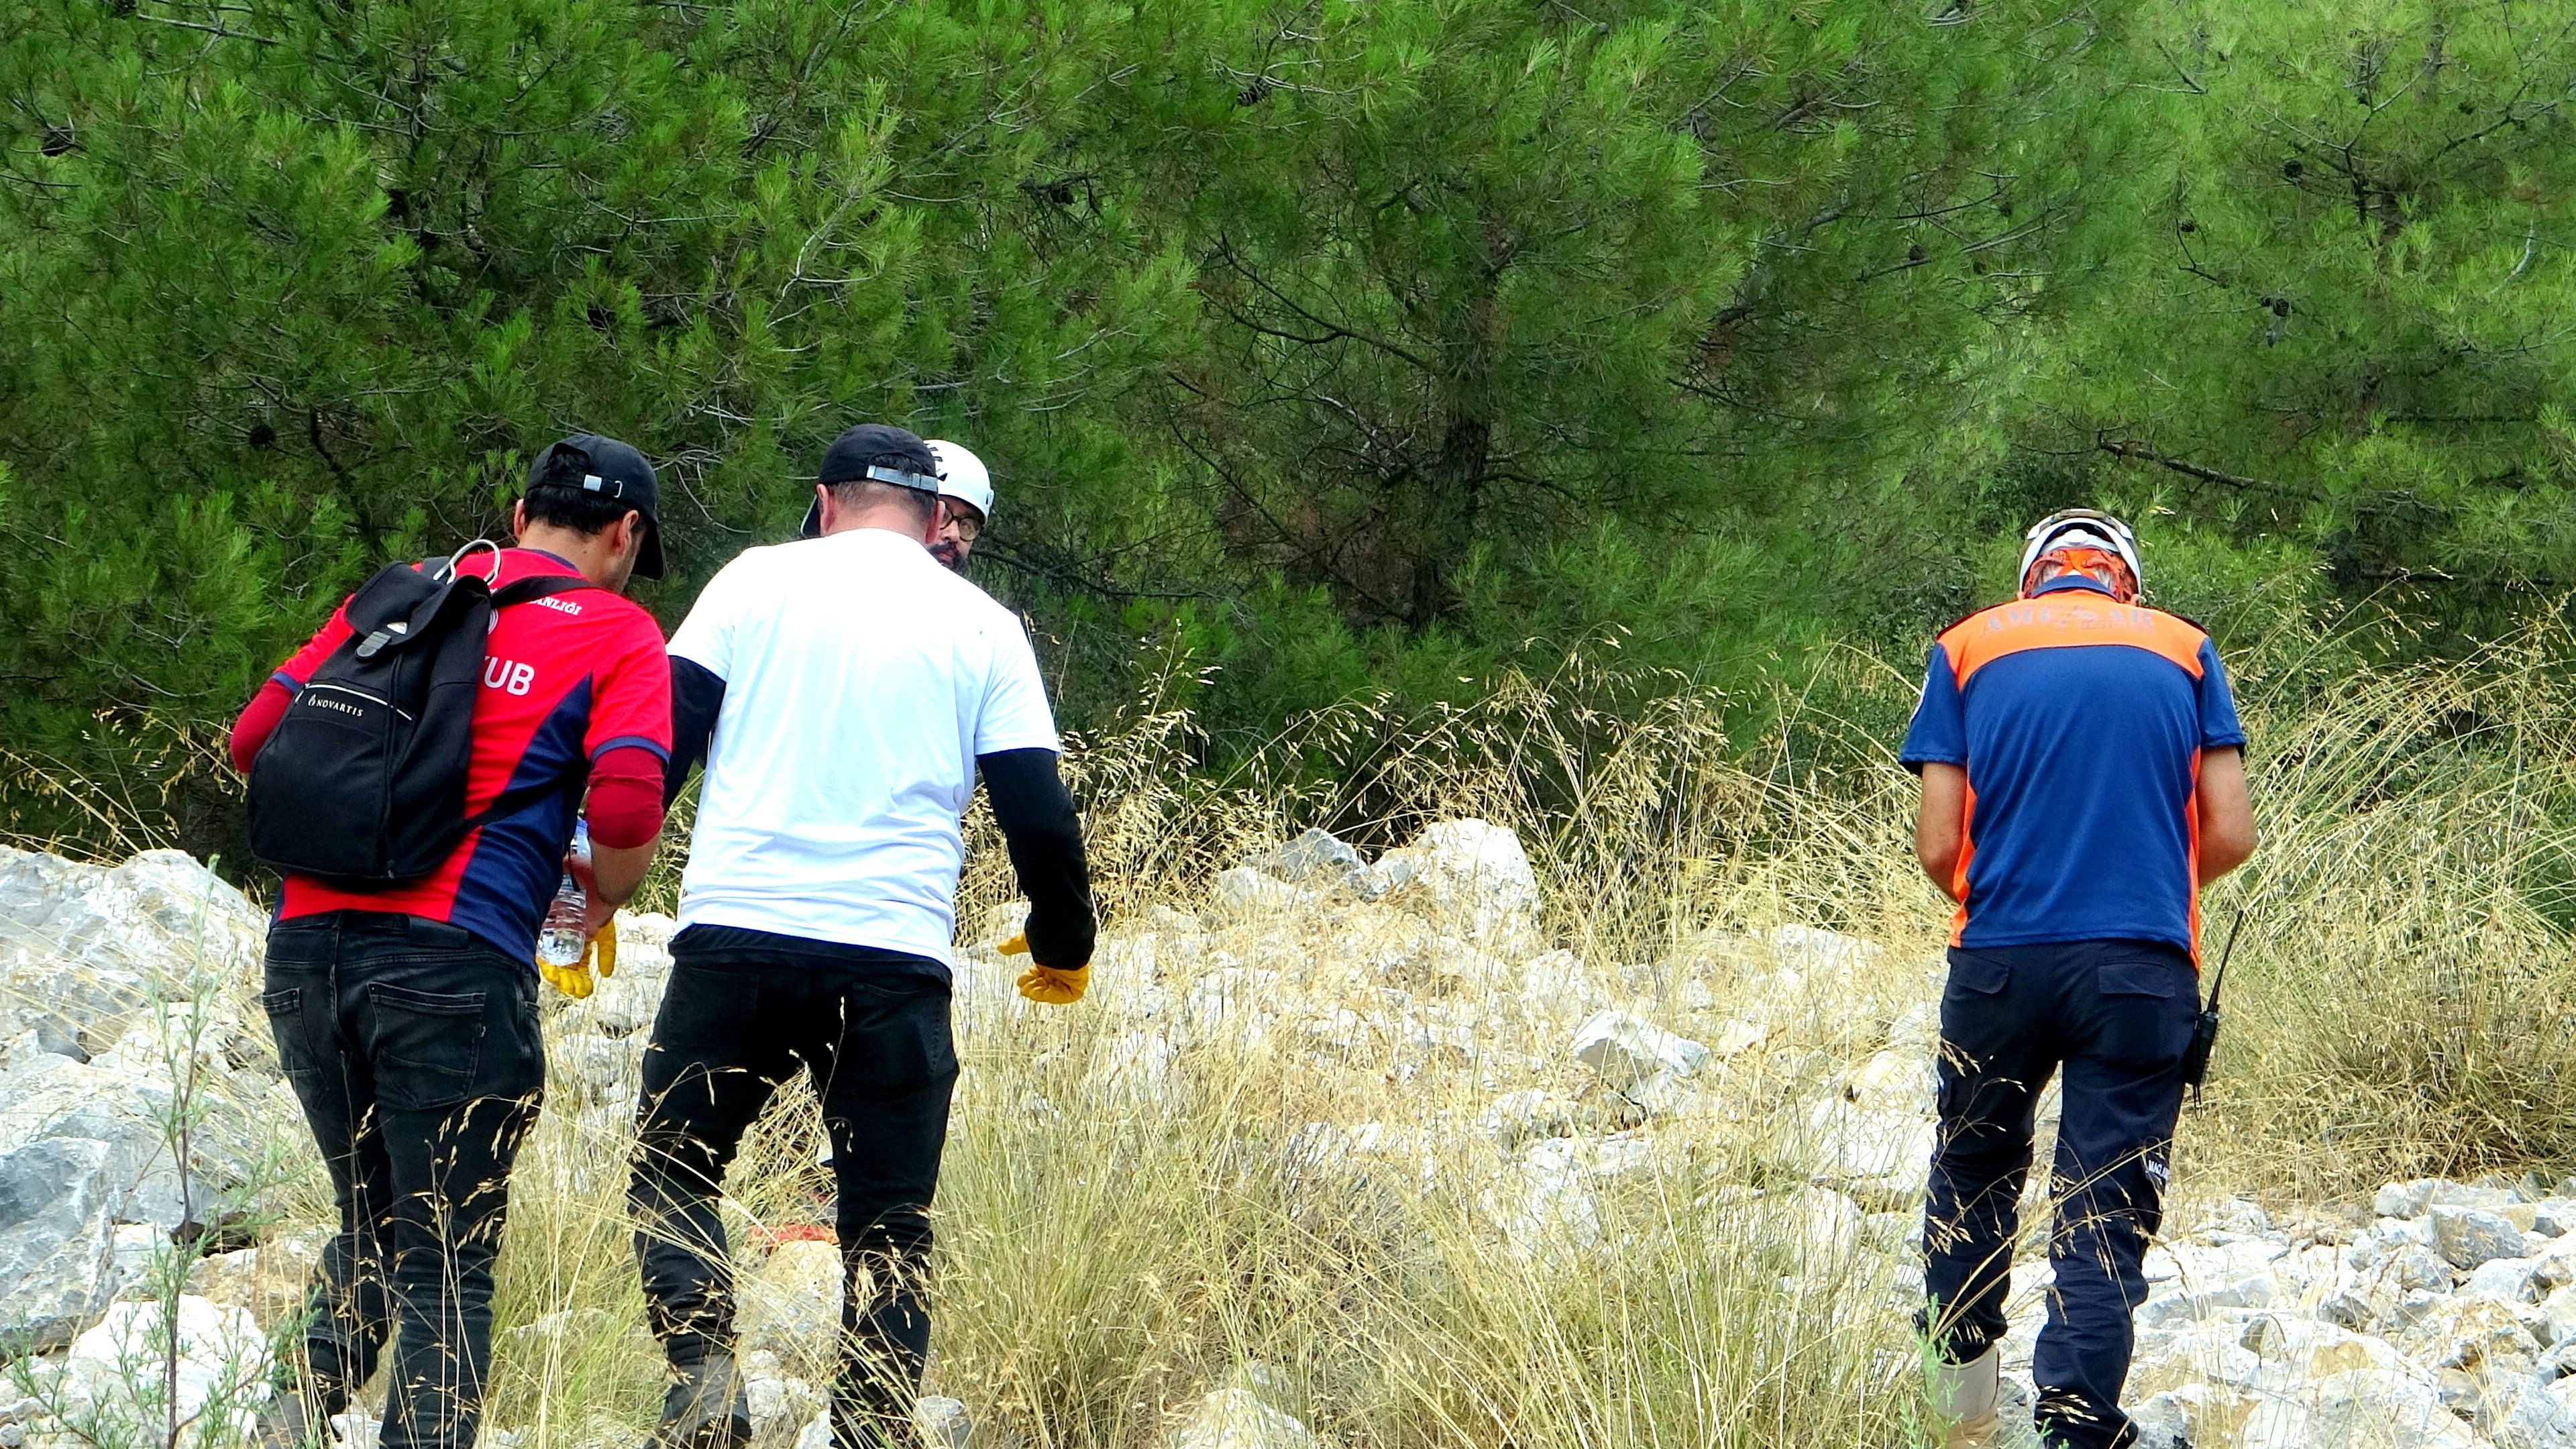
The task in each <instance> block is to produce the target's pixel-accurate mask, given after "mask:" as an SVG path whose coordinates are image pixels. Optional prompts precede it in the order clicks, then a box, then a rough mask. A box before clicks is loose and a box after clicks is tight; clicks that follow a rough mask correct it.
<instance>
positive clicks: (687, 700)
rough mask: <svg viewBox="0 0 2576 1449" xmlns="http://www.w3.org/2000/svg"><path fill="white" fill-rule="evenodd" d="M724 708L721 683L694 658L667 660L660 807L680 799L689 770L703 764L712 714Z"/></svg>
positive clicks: (713, 726)
mask: <svg viewBox="0 0 2576 1449" xmlns="http://www.w3.org/2000/svg"><path fill="white" fill-rule="evenodd" d="M723 708H724V681H723V680H721V679H718V678H717V677H716V673H715V671H714V670H712V669H709V668H707V667H706V666H705V665H703V664H700V663H699V662H697V661H696V660H694V659H682V658H679V657H677V656H676V655H675V656H673V658H672V660H671V767H670V768H669V769H667V770H665V771H663V772H662V808H663V809H665V810H668V809H670V808H671V802H672V801H674V800H677V799H679V798H680V787H681V786H683V785H685V784H687V783H689V771H691V770H693V769H695V768H697V767H698V766H700V765H703V764H705V763H706V760H707V742H708V741H709V740H711V739H713V738H714V737H715V732H716V712H717V711H718V710H721V709H723Z"/></svg>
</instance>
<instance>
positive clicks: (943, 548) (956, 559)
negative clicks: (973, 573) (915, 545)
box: [930, 538, 966, 574]
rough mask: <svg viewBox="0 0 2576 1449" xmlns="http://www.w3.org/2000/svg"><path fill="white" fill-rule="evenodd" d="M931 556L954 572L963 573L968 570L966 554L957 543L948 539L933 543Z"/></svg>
mask: <svg viewBox="0 0 2576 1449" xmlns="http://www.w3.org/2000/svg"><path fill="white" fill-rule="evenodd" d="M930 556H931V557H932V558H935V559H937V560H939V562H940V564H941V566H943V567H945V568H946V569H947V570H948V571H949V572H950V573H952V574H962V573H964V572H966V559H965V556H964V555H963V554H962V553H960V552H959V551H958V548H957V545H956V544H954V543H951V542H950V541H948V540H947V539H944V538H943V539H941V540H940V541H939V542H937V543H934V544H932V545H931V546H930Z"/></svg>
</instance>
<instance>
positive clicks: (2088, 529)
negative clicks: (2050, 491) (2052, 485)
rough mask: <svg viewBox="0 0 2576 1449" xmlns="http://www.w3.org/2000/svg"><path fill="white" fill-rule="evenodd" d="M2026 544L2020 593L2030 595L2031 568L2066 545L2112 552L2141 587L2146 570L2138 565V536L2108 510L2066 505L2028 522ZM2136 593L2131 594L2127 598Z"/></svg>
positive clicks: (2023, 595)
mask: <svg viewBox="0 0 2576 1449" xmlns="http://www.w3.org/2000/svg"><path fill="white" fill-rule="evenodd" d="M2022 538H2023V539H2024V540H2025V541H2026V543H2027V545H2028V546H2027V547H2025V548H2023V549H2022V551H2021V573H2020V574H2019V576H2018V582H2017V585H2016V586H2017V587H2018V588H2019V590H2020V592H2021V596H2022V597H2023V598H2025V599H2027V598H2029V597H2030V590H2031V581H2030V575H2031V571H2032V570H2033V569H2035V568H2037V567H2038V566H2039V561H2040V560H2041V559H2042V558H2045V557H2047V556H2048V555H2049V554H2052V553H2055V552H2057V551H2058V550H2060V549H2067V548H2095V549H2100V550H2101V551H2102V552H2104V553H2107V554H2111V555H2114V556H2116V557H2117V558H2118V559H2119V560H2120V562H2121V563H2123V564H2126V565H2128V569H2129V582H2130V583H2131V584H2132V585H2133V586H2135V587H2136V588H2138V589H2141V590H2143V589H2144V588H2145V587H2146V584H2147V576H2146V572H2145V571H2144V570H2142V569H2140V568H2139V567H2138V536H2137V535H2136V534H2135V533H2132V532H2130V530H2129V525H2127V524H2125V523H2122V522H2121V521H2120V520H2118V519H2116V518H2113V517H2112V516H2111V515H2110V514H2107V513H2104V512H2102V511H2100V510H2099V509H2093V508H2067V509H2061V510H2060V511H2058V512H2056V513H2052V514H2050V515H2048V516H2047V517H2046V518H2043V519H2041V520H2040V521H2039V522H2037V523H2034V524H2032V525H2031V526H2030V532H2028V533H2025V534H2023V535H2022ZM2135 597H2136V596H2135V595H2134V594H2133V595H2131V598H2132V599H2134V598H2135Z"/></svg>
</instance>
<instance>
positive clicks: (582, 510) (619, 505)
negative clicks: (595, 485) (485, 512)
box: [521, 443, 651, 535]
mask: <svg viewBox="0 0 2576 1449" xmlns="http://www.w3.org/2000/svg"><path fill="white" fill-rule="evenodd" d="M589 471H590V454H588V453H586V452H584V451H582V450H581V449H579V448H576V447H574V446H572V445H571V444H570V443H557V444H555V445H554V446H553V447H551V448H549V449H547V450H546V455H545V457H543V458H542V459H539V460H538V463H537V476H536V478H535V479H534V480H533V481H531V482H530V483H529V484H528V491H527V492H526V493H525V494H523V495H521V497H522V498H523V499H524V500H525V501H526V503H527V505H528V521H529V522H531V523H550V524H552V525H554V526H555V527H557V528H569V529H571V530H572V531H573V532H575V533H578V534H583V535H589V534H594V533H597V532H599V531H600V530H601V529H603V528H606V527H608V526H609V525H610V524H612V523H615V522H616V521H617V520H619V519H621V518H624V517H625V516H626V515H627V514H629V513H634V512H636V511H638V510H637V509H636V508H635V506H634V505H633V504H630V503H628V502H626V501H625V500H623V499H619V498H611V497H609V496H608V495H606V494H604V493H593V492H591V491H590V490H589V489H586V488H584V487H582V486H581V479H582V475H584V474H586V473H588V472H589ZM646 526H647V527H650V526H651V525H649V524H648V525H646Z"/></svg>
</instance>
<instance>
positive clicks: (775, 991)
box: [629, 932, 957, 1445]
mask: <svg viewBox="0 0 2576 1449" xmlns="http://www.w3.org/2000/svg"><path fill="white" fill-rule="evenodd" d="M689 948H690V942H689V937H688V933H686V932H683V933H682V934H681V935H680V937H679V938H678V939H676V940H674V941H673V942H672V967H671V980H670V984H669V986H668V987H666V988H665V990H664V992H663V996H662V1007H661V1011H660V1013H659V1014H658V1015H657V1016H656V1017H655V1018H654V1022H653V1040H652V1044H651V1045H650V1046H648V1047H647V1048H646V1049H645V1053H644V1092H643V1099H642V1101H641V1102H640V1103H639V1104H638V1109H637V1110H638V1122H637V1124H636V1143H635V1172H634V1180H633V1186H632V1188H631V1190H630V1201H629V1205H630V1207H631V1208H632V1210H633V1212H634V1214H635V1223H636V1232H635V1256H636V1258H637V1260H638V1262H639V1263H640V1265H641V1267H642V1271H643V1276H644V1297H645V1300H646V1310H647V1313H648V1315H649V1317H650V1321H651V1323H652V1328H653V1333H654V1336H655V1337H657V1338H659V1339H661V1341H662V1345H663V1351H664V1353H665V1354H666V1355H667V1356H668V1357H669V1358H670V1360H671V1362H672V1363H673V1364H674V1365H676V1366H680V1367H686V1366H688V1365H691V1364H694V1363H697V1362H698V1361H700V1360H702V1359H703V1358H705V1356H706V1355H707V1354H708V1353H710V1352H716V1351H724V1352H730V1351H731V1350H732V1347H733V1341H734V1327H733V1316H734V1292H733V1268H732V1262H733V1259H732V1254H731V1252H730V1251H729V1249H728V1247H727V1244H726V1242H725V1233H724V1224H723V1221H722V1219H721V1218H719V1217H718V1215H717V1211H716V1199H717V1196H718V1194H719V1193H720V1192H721V1190H722V1186H723V1182H724V1175H725V1168H726V1165H727V1164H729V1163H730V1162H732V1160H733V1155H734V1151H735V1149H736V1148H737V1147H739V1146H740V1145H741V1142H742V1134H743V1132H744V1130H745V1129H747V1128H748V1127H749V1126H750V1125H751V1122H752V1119H753V1118H755V1117H757V1116H758V1115H760V1109H761V1108H762V1106H764V1105H765V1104H767V1102H768V1101H769V1098H770V1095H771V1094H772V1093H773V1092H775V1091H776V1090H777V1089H778V1087H779V1086H780V1085H781V1084H783V1083H784V1082H785V1081H786V1080H787V1079H788V1077H789V1075H790V1074H791V1073H793V1072H795V1071H797V1070H799V1069H800V1068H801V1069H802V1070H803V1071H805V1072H806V1073H807V1074H808V1075H809V1076H810V1077H811V1078H812V1080H813V1084H814V1093H815V1095H816V1096H817V1097H819V1098H821V1100H822V1104H823V1125H824V1128H825V1130H826V1131H827V1132H828V1133H829V1134H830V1136H831V1142H832V1170H833V1175H834V1177H835V1178H836V1179H837V1183H838V1187H839V1191H840V1202H839V1207H838V1211H837V1221H836V1224H835V1226H836V1227H837V1229H838V1232H839V1236H840V1242H841V1261H842V1265H843V1269H844V1273H843V1278H842V1292H841V1327H842V1330H843V1337H844V1348H843V1353H844V1359H843V1364H842V1369H841V1373H840V1376H839V1379H838V1380H837V1382H836V1383H835V1385H834V1388H833V1394H832V1400H833V1404H832V1417H833V1421H834V1425H835V1429H836V1432H837V1437H838V1438H839V1439H840V1441H841V1442H842V1443H843V1444H845V1445H872V1444H875V1443H878V1442H880V1441H884V1442H894V1443H903V1442H909V1436H910V1431H909V1428H908V1425H909V1422H910V1415H911V1410H912V1399H913V1395H914V1393H915V1392H916V1391H917V1390H918V1389H919V1387H920V1383H921V1371H922V1367H923V1364H924V1361H925V1360H926V1358H927V1356H928V1354H929V1351H930V1317H929V1313H928V1310H927V1308H926V1306H925V1303H924V1297H925V1288H926V1285H927V1279H928V1275H929V1268H930V1246H931V1232H930V1202H931V1197H932V1194H933V1193H934V1192H935V1191H936V1190H937V1188H938V1185H939V1156H940V1151H941V1149H942V1148H943V1147H944V1146H945V1145H946V1142H947V1137H948V1100H949V1094H950V1092H951V1090H952V1089H953V1088H954V1087H955V1085H956V1081H957V1052H956V1045H955V1041H954V1039H953V1038H952V1036H951V1035H950V1031H949V1020H948V987H947V985H946V984H945V982H944V981H943V980H940V979H938V978H936V977H935V976H931V975H928V974H906V972H907V971H910V972H914V973H918V972H919V968H922V967H923V966H925V965H926V964H927V963H924V962H922V961H921V960H920V958H917V957H909V956H903V955H899V954H897V953H894V952H881V953H869V954H871V955H873V956H875V957H877V958H879V959H881V961H882V962H883V963H884V964H883V965H879V966H873V967H872V966H870V965H868V964H866V962H865V961H863V960H857V959H850V956H851V953H848V952H846V951H845V952H843V953H842V955H843V956H844V958H845V959H844V960H843V961H842V962H841V963H837V964H823V963H820V962H817V961H815V960H813V959H812V958H806V957H799V958H795V959H784V958H782V959H780V960H778V961H774V962H761V961H754V960H745V959H741V958H740V957H739V955H738V954H736V953H726V959H722V960H718V961H709V960H707V959H704V958H703V957H702V956H700V955H699V954H698V953H696V952H693V951H691V950H690V949H689ZM888 966H893V967H900V968H905V969H903V970H888V969H886V968H887V967H888ZM929 969H930V970H931V971H936V969H937V968H936V967H930V968H929Z"/></svg>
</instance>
